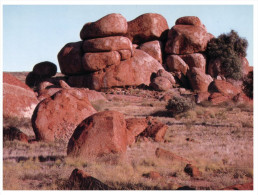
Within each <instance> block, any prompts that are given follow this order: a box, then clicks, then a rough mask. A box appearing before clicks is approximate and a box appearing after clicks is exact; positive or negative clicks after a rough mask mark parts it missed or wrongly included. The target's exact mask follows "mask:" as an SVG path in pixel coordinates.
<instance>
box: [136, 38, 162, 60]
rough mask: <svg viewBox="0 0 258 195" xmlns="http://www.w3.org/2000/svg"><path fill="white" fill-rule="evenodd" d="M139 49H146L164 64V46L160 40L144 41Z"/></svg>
mask: <svg viewBox="0 0 258 195" xmlns="http://www.w3.org/2000/svg"><path fill="white" fill-rule="evenodd" d="M139 49H140V50H143V51H145V52H146V53H147V54H149V55H150V56H152V57H153V58H155V59H156V60H158V62H159V63H161V64H162V46H161V42H160V41H157V40H156V41H149V42H146V43H143V44H141V45H140V47H139Z"/></svg>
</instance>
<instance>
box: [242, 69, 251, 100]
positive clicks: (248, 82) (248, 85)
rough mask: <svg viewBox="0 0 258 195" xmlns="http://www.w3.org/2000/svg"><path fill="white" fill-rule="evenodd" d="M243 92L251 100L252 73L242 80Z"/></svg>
mask: <svg viewBox="0 0 258 195" xmlns="http://www.w3.org/2000/svg"><path fill="white" fill-rule="evenodd" d="M243 91H244V93H245V94H246V95H247V96H248V97H249V98H251V99H253V71H251V72H249V73H248V74H247V76H246V77H245V78H244V81H243Z"/></svg>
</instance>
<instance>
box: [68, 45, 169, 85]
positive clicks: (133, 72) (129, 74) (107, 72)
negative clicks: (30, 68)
mask: <svg viewBox="0 0 258 195" xmlns="http://www.w3.org/2000/svg"><path fill="white" fill-rule="evenodd" d="M159 69H164V68H163V67H162V65H161V64H160V63H159V62H158V61H157V60H155V59H154V58H153V57H151V56H150V55H148V54H147V53H145V52H144V51H141V50H137V49H136V50H135V52H134V56H133V57H132V58H130V59H128V60H124V61H121V63H120V64H119V65H118V66H109V67H107V68H105V69H104V70H103V71H98V72H95V73H92V74H88V75H82V76H70V77H69V79H68V83H69V84H70V85H71V86H73V87H88V88H90V89H94V90H100V89H103V88H111V87H121V86H138V85H141V84H145V85H149V84H150V81H151V75H152V74H153V73H156V72H157V71H158V70H159Z"/></svg>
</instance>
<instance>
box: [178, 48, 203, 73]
mask: <svg viewBox="0 0 258 195" xmlns="http://www.w3.org/2000/svg"><path fill="white" fill-rule="evenodd" d="M180 57H181V58H182V59H183V60H184V61H185V63H186V64H187V65H188V66H189V69H191V68H193V67H195V68H200V69H201V70H203V73H205V72H206V57H205V55H204V54H201V53H193V54H185V55H181V56H180Z"/></svg>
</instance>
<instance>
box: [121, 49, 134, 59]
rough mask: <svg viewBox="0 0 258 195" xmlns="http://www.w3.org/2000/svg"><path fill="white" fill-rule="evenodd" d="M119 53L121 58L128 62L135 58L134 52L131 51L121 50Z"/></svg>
mask: <svg viewBox="0 0 258 195" xmlns="http://www.w3.org/2000/svg"><path fill="white" fill-rule="evenodd" d="M118 52H119V54H120V56H121V60H127V59H129V58H130V57H132V56H133V54H132V53H133V51H130V50H125V49H121V50H118Z"/></svg>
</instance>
